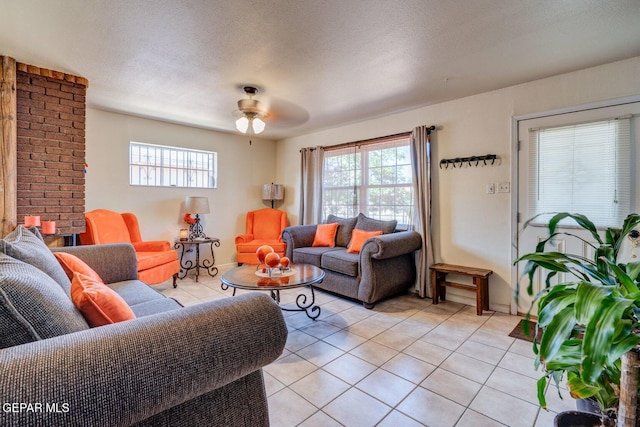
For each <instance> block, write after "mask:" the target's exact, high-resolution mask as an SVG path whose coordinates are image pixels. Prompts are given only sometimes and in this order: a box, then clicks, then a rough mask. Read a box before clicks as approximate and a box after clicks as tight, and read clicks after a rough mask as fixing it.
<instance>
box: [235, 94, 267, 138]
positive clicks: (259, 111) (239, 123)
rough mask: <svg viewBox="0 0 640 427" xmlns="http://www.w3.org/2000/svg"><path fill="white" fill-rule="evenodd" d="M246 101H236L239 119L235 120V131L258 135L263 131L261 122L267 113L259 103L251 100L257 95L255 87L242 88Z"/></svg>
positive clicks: (263, 123)
mask: <svg viewBox="0 0 640 427" xmlns="http://www.w3.org/2000/svg"><path fill="white" fill-rule="evenodd" d="M242 90H244V93H245V94H246V95H247V96H248V97H249V98H248V99H247V98H245V99H241V100H239V101H238V110H239V114H240V118H238V120H236V129H238V130H239V131H240V132H242V133H250V134H256V135H257V134H259V133H262V131H264V128H265V122H264V121H263V120H262V119H264V118H265V117H267V111H266V110H265V108H264V107H263V106H262V104H261V103H260V101H258V100H257V99H253V97H254V96H255V95H256V94H257V93H258V88H256V87H255V86H244V87H243V88H242Z"/></svg>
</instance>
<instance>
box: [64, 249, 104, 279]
mask: <svg viewBox="0 0 640 427" xmlns="http://www.w3.org/2000/svg"><path fill="white" fill-rule="evenodd" d="M53 254H54V255H55V256H56V259H57V260H58V262H59V263H60V265H61V266H62V269H63V270H64V272H65V273H67V277H69V280H73V273H76V272H77V273H82V274H84V275H85V276H89V277H91V278H92V279H93V280H95V281H98V282H100V283H104V281H103V280H102V277H100V276H98V273H96V272H95V271H93V268H91V267H89V266H88V265H87V263H86V262H84V261H82V260H81V259H80V258H78V257H77V256H75V255H71V254H69V253H66V252H54V253H53Z"/></svg>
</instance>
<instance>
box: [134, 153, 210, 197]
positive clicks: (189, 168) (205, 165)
mask: <svg viewBox="0 0 640 427" xmlns="http://www.w3.org/2000/svg"><path fill="white" fill-rule="evenodd" d="M129 164H130V167H129V183H130V184H131V185H151V186H163V187H193V188H216V181H217V173H218V171H217V153H215V152H209V151H199V150H188V149H183V148H176V147H167V146H160V145H151V144H142V143H139V142H131V143H129Z"/></svg>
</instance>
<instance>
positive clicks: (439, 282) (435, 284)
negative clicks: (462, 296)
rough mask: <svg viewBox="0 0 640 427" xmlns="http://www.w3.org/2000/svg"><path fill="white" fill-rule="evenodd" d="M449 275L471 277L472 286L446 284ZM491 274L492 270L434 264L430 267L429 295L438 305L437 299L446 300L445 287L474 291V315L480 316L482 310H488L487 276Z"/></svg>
mask: <svg viewBox="0 0 640 427" xmlns="http://www.w3.org/2000/svg"><path fill="white" fill-rule="evenodd" d="M449 273H451V274H460V275H462V276H470V277H473V285H465V284H461V283H453V282H447V274H449ZM492 274H493V271H492V270H487V269H484V268H474V267H465V266H462V265H453V264H442V263H440V264H434V265H432V266H431V295H432V298H433V303H434V304H438V300H439V299H440V300H442V301H445V300H446V295H447V294H446V293H447V288H446V287H447V286H451V287H452V288H457V289H463V290H465V291H474V292H475V293H476V314H477V315H478V316H482V311H483V310H489V276H490V275H492Z"/></svg>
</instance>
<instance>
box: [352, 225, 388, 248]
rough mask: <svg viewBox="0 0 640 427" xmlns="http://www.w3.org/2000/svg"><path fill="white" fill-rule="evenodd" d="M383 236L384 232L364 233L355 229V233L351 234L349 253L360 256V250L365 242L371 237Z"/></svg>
mask: <svg viewBox="0 0 640 427" xmlns="http://www.w3.org/2000/svg"><path fill="white" fill-rule="evenodd" d="M381 234H382V231H364V230H359V229H357V228H354V229H353V232H352V233H351V241H350V242H349V247H348V248H347V252H349V253H352V254H359V253H360V249H362V245H364V242H365V241H366V240H367V239H368V238H369V237H373V236H380V235H381Z"/></svg>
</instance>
